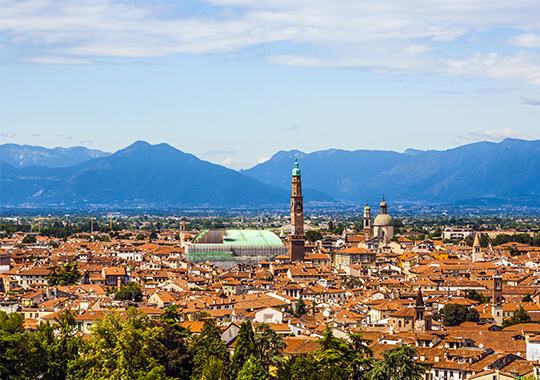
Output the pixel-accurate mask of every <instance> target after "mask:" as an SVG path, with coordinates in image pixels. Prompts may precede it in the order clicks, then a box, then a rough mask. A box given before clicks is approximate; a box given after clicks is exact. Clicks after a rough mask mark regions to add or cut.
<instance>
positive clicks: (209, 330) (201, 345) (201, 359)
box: [190, 319, 228, 380]
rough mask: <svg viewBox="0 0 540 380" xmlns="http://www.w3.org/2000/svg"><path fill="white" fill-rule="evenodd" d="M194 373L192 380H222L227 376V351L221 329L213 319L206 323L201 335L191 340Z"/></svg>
mask: <svg viewBox="0 0 540 380" xmlns="http://www.w3.org/2000/svg"><path fill="white" fill-rule="evenodd" d="M190 350H191V353H192V363H193V371H192V375H191V380H201V379H206V380H210V379H216V380H217V379H221V380H224V379H226V378H228V376H227V365H226V363H227V359H228V355H227V351H226V348H225V343H223V341H222V340H221V329H220V328H219V326H217V325H216V322H215V321H214V320H212V319H207V320H206V321H204V326H203V328H202V331H201V334H200V335H197V336H195V337H194V338H193V339H192V340H191V344H190Z"/></svg>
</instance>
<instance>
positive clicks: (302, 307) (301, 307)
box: [294, 297, 306, 318]
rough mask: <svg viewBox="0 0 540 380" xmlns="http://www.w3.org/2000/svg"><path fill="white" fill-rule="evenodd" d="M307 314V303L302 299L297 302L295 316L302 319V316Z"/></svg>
mask: <svg viewBox="0 0 540 380" xmlns="http://www.w3.org/2000/svg"><path fill="white" fill-rule="evenodd" d="M304 314H306V303H305V302H304V300H303V299H302V297H300V299H299V300H298V302H296V307H295V308H294V316H295V317H296V318H300V317H301V316H302V315H304Z"/></svg>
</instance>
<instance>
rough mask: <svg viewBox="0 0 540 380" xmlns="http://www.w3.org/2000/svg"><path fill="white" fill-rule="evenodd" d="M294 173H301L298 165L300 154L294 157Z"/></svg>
mask: <svg viewBox="0 0 540 380" xmlns="http://www.w3.org/2000/svg"><path fill="white" fill-rule="evenodd" d="M292 175H300V168H299V167H298V156H296V155H295V157H294V169H293V170H292Z"/></svg>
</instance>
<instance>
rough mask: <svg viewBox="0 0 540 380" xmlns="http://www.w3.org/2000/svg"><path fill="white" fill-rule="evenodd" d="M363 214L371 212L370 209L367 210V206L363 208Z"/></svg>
mask: <svg viewBox="0 0 540 380" xmlns="http://www.w3.org/2000/svg"><path fill="white" fill-rule="evenodd" d="M364 212H371V209H370V208H369V206H368V205H367V204H366V207H364Z"/></svg>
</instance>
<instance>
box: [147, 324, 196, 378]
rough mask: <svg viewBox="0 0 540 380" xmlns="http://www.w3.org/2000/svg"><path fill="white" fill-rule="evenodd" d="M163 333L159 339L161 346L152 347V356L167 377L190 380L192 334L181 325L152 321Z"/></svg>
mask: <svg viewBox="0 0 540 380" xmlns="http://www.w3.org/2000/svg"><path fill="white" fill-rule="evenodd" d="M151 325H153V326H158V327H160V328H161V329H162V333H161V334H160V335H159V336H158V337H157V341H158V342H159V343H161V344H156V345H153V346H152V349H153V351H152V353H151V355H152V356H153V357H155V358H156V359H157V360H158V361H159V363H160V364H161V365H162V366H163V367H164V373H165V375H167V376H170V377H174V378H177V379H184V380H188V379H189V378H190V376H191V369H192V365H191V355H190V352H189V338H190V333H189V331H187V330H186V329H184V328H182V327H181V326H180V325H179V324H177V323H174V324H172V325H171V324H168V323H166V322H155V321H152V322H151Z"/></svg>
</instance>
